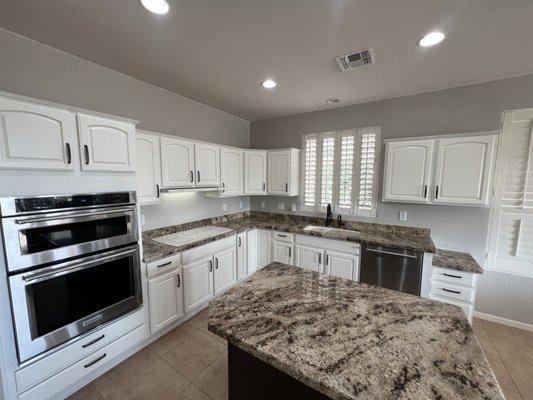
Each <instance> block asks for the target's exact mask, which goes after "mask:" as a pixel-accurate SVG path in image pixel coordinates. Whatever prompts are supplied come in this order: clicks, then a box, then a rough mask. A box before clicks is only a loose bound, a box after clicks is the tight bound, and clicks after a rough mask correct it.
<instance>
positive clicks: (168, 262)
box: [146, 254, 181, 278]
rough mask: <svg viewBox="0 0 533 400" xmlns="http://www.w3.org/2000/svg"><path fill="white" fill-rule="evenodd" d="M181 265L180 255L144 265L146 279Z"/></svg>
mask: <svg viewBox="0 0 533 400" xmlns="http://www.w3.org/2000/svg"><path fill="white" fill-rule="evenodd" d="M180 265H181V254H175V255H173V256H170V257H167V258H163V259H162V260H158V261H154V262H151V263H149V264H146V273H147V274H148V277H149V278H151V277H153V276H156V275H159V274H162V273H164V272H168V271H171V270H173V269H174V268H177V267H179V266H180Z"/></svg>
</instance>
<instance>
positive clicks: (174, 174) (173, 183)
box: [161, 137, 196, 188]
mask: <svg viewBox="0 0 533 400" xmlns="http://www.w3.org/2000/svg"><path fill="white" fill-rule="evenodd" d="M161 172H162V178H163V179H162V183H163V187H165V188H181V187H194V185H195V183H196V181H195V175H196V174H195V172H194V143H193V142H188V141H185V140H178V139H171V138H166V137H162V138H161Z"/></svg>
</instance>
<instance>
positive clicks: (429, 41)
mask: <svg viewBox="0 0 533 400" xmlns="http://www.w3.org/2000/svg"><path fill="white" fill-rule="evenodd" d="M445 37H446V36H445V35H444V33H442V32H430V33H428V34H427V35H425V36H424V37H423V38H422V39H420V40H419V41H418V45H419V46H422V47H430V46H435V45H436V44H439V43H440V42H442V41H443V40H444V38H445Z"/></svg>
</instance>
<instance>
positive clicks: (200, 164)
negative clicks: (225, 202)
mask: <svg viewBox="0 0 533 400" xmlns="http://www.w3.org/2000/svg"><path fill="white" fill-rule="evenodd" d="M194 163H195V166H196V186H197V187H211V186H215V187H219V186H220V147H219V146H215V145H212V144H207V143H195V145H194Z"/></svg>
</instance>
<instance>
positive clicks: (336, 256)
mask: <svg viewBox="0 0 533 400" xmlns="http://www.w3.org/2000/svg"><path fill="white" fill-rule="evenodd" d="M326 273H327V274H328V275H333V276H338V277H339V278H345V279H352V280H354V281H359V256H356V255H353V254H348V253H340V252H338V251H331V250H326Z"/></svg>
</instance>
